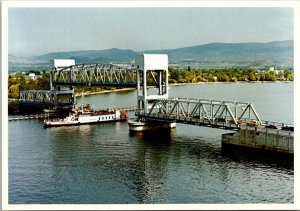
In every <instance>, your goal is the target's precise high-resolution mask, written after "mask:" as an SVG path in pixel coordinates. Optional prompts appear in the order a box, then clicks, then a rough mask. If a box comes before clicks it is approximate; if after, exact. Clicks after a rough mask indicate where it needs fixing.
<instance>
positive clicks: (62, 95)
mask: <svg viewBox="0 0 300 211" xmlns="http://www.w3.org/2000/svg"><path fill="white" fill-rule="evenodd" d="M50 65H51V66H52V69H54V71H60V70H61V69H63V68H65V67H69V66H72V65H75V60H74V59H53V60H50ZM54 71H50V92H51V94H52V96H51V97H52V100H53V101H54V102H56V104H57V105H60V104H61V105H64V106H67V107H70V106H71V107H73V105H74V102H75V93H74V87H73V86H60V85H55V84H53V81H55V80H56V78H55V77H56V74H55V72H54Z"/></svg>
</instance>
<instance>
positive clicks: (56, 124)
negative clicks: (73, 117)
mask: <svg viewBox="0 0 300 211" xmlns="http://www.w3.org/2000/svg"><path fill="white" fill-rule="evenodd" d="M122 121H126V119H115V120H108V121H97V122H61V123H55V122H51V123H44V128H49V127H63V126H78V125H92V124H102V123H110V122H122Z"/></svg>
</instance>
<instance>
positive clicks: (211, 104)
mask: <svg viewBox="0 0 300 211" xmlns="http://www.w3.org/2000/svg"><path fill="white" fill-rule="evenodd" d="M137 115H140V116H143V117H145V118H147V117H148V118H150V117H155V118H156V119H159V118H161V119H166V120H174V121H186V122H191V123H192V122H206V123H207V124H211V125H214V124H217V123H218V122H220V121H222V122H225V123H226V122H228V121H231V123H230V124H235V125H237V126H238V124H239V122H238V121H239V120H244V121H248V120H257V121H259V122H260V123H261V120H260V118H259V116H258V115H257V113H256V111H255V109H254V107H253V106H252V104H250V103H242V102H231V101H218V100H205V99H188V98H173V99H159V100H155V101H154V102H153V104H152V106H151V108H150V110H149V112H148V113H147V114H142V113H139V114H137Z"/></svg>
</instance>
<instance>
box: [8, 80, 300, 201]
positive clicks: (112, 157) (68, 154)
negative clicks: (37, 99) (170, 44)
mask: <svg viewBox="0 0 300 211" xmlns="http://www.w3.org/2000/svg"><path fill="white" fill-rule="evenodd" d="M293 86H294V84H293V83H227V84H222V83H217V84H197V85H183V86H171V87H170V96H171V97H189V98H202V99H215V100H217V99H218V100H232V101H239V102H251V103H253V105H254V107H255V109H256V111H257V113H258V114H259V115H260V117H261V119H263V120H270V121H277V122H285V123H293V122H294V121H293V116H294V114H293V93H294V91H293ZM77 101H78V104H81V103H82V102H84V103H90V104H91V105H92V106H93V107H94V108H107V107H125V106H135V105H136V92H135V91H127V92H119V93H109V94H101V95H94V96H85V97H82V98H78V99H77ZM130 116H131V117H133V113H131V114H130ZM226 132H228V131H224V130H219V129H212V128H202V127H199V126H191V125H183V124H177V127H176V129H175V130H172V131H171V133H164V132H159V133H157V132H150V133H139V134H129V130H128V125H127V123H125V122H118V123H105V124H99V125H82V126H72V127H59V128H47V129H44V128H43V125H42V120H24V121H10V122H9V131H8V137H9V140H8V143H9V145H8V146H9V149H8V150H9V151H8V152H9V166H8V167H9V169H8V170H9V171H8V173H9V192H8V193H9V195H8V196H9V203H10V204H128V203H129V204H131V203H133V204H142V203H151V204H155V203H176V204H182V203H194V204H203V203H213V204H219V203H226V204H228V203H230V204H231V203H293V202H294V168H293V161H291V160H289V159H287V160H286V159H283V158H281V157H280V158H278V156H275V157H269V156H264V155H258V154H256V153H250V154H249V153H248V152H243V153H239V152H237V151H230V152H229V153H228V152H225V151H224V150H222V148H221V134H222V133H226ZM283 160H284V161H285V162H283Z"/></svg>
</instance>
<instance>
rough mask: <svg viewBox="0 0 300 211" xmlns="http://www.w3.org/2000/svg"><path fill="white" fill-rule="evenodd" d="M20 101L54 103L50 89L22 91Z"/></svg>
mask: <svg viewBox="0 0 300 211" xmlns="http://www.w3.org/2000/svg"><path fill="white" fill-rule="evenodd" d="M19 101H20V102H32V103H53V99H52V96H51V91H50V90H26V91H20V97H19Z"/></svg>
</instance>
